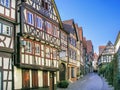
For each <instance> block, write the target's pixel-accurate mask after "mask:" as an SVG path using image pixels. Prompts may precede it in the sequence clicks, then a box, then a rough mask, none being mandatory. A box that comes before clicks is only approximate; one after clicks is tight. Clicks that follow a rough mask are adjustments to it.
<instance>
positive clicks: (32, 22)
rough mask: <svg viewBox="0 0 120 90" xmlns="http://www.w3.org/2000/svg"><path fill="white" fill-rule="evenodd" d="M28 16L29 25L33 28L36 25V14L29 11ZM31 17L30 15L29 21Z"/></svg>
mask: <svg viewBox="0 0 120 90" xmlns="http://www.w3.org/2000/svg"><path fill="white" fill-rule="evenodd" d="M26 15H27V23H28V24H30V25H32V26H33V25H34V14H33V13H32V12H30V11H27V13H26ZM29 15H30V19H29Z"/></svg>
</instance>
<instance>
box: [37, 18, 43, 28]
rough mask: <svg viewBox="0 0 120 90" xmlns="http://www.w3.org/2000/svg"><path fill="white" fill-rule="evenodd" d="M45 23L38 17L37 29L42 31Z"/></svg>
mask: <svg viewBox="0 0 120 90" xmlns="http://www.w3.org/2000/svg"><path fill="white" fill-rule="evenodd" d="M42 24H43V21H42V19H41V18H40V17H37V28H39V29H42Z"/></svg>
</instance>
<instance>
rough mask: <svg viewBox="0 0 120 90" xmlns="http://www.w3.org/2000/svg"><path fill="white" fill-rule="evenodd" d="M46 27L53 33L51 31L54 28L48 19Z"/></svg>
mask: <svg viewBox="0 0 120 90" xmlns="http://www.w3.org/2000/svg"><path fill="white" fill-rule="evenodd" d="M46 27H47V33H49V34H51V33H52V32H51V28H52V25H51V23H49V22H47V21H46Z"/></svg>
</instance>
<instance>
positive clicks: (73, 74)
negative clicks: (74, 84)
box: [71, 67, 75, 78]
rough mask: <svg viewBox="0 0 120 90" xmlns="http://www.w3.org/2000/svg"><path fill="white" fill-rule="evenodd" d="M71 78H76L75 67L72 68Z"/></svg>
mask: <svg viewBox="0 0 120 90" xmlns="http://www.w3.org/2000/svg"><path fill="white" fill-rule="evenodd" d="M71 77H72V78H74V77H75V72H74V67H71Z"/></svg>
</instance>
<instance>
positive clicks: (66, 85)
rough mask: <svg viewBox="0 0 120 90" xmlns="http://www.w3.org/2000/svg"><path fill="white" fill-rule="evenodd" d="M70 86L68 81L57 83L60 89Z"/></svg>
mask: <svg viewBox="0 0 120 90" xmlns="http://www.w3.org/2000/svg"><path fill="white" fill-rule="evenodd" d="M68 85H69V83H68V81H66V80H64V81H60V82H58V83H57V87H59V88H67V87H68Z"/></svg>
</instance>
